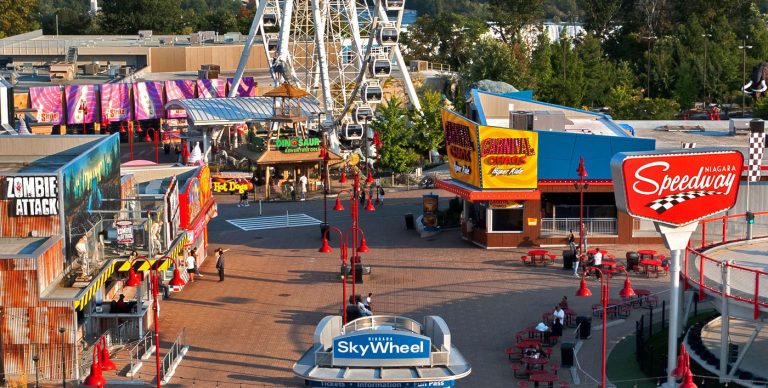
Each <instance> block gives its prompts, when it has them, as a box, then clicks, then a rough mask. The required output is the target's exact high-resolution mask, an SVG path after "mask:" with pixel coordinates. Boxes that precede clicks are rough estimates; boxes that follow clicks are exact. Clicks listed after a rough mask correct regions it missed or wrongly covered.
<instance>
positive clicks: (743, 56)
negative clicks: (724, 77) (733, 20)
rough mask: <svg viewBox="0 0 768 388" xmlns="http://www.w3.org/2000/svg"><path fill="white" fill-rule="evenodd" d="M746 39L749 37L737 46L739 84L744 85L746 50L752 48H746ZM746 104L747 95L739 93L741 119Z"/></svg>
mask: <svg viewBox="0 0 768 388" xmlns="http://www.w3.org/2000/svg"><path fill="white" fill-rule="evenodd" d="M747 39H749V35H747V36H745V37H744V40H743V42H744V43H742V45H741V46H739V50H741V84H742V85H746V84H747V50H748V49H751V48H752V46H747ZM746 104H747V95H746V93H741V118H744V108H745V106H746Z"/></svg>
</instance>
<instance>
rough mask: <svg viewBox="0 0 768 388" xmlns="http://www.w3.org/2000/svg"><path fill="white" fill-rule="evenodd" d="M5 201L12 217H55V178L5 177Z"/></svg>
mask: <svg viewBox="0 0 768 388" xmlns="http://www.w3.org/2000/svg"><path fill="white" fill-rule="evenodd" d="M5 182H6V189H5V190H3V192H4V193H5V198H4V199H6V200H9V201H12V202H11V209H10V211H9V213H10V215H13V216H55V215H58V214H59V178H58V177H57V176H7V177H5Z"/></svg>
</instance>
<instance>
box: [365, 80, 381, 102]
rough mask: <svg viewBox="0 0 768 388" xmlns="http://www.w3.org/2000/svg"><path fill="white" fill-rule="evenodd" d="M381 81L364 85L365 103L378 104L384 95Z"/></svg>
mask: <svg viewBox="0 0 768 388" xmlns="http://www.w3.org/2000/svg"><path fill="white" fill-rule="evenodd" d="M383 94H384V93H383V91H382V90H381V86H380V85H379V81H368V82H366V83H364V84H363V93H362V96H363V102H366V103H368V104H378V103H380V102H381V97H382V95H383Z"/></svg>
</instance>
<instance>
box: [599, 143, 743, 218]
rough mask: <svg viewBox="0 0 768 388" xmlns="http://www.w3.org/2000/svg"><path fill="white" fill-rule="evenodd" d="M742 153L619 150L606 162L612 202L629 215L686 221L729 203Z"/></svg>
mask: <svg viewBox="0 0 768 388" xmlns="http://www.w3.org/2000/svg"><path fill="white" fill-rule="evenodd" d="M743 164H744V156H743V155H742V154H741V152H738V151H730V150H729V151H717V150H704V149H702V150H697V151H695V152H689V151H657V152H650V153H649V152H643V153H619V154H617V155H616V156H614V157H613V159H612V160H611V173H612V175H613V181H614V191H615V195H616V206H617V207H619V209H621V210H624V211H626V212H627V213H629V215H631V216H634V217H638V218H643V219H647V220H653V221H658V222H662V223H665V224H670V225H686V224H690V223H692V222H696V221H699V220H701V219H704V218H707V217H709V216H711V215H713V214H716V213H719V212H722V211H725V210H728V209H730V208H731V207H733V205H734V204H735V203H736V197H737V196H738V192H739V180H740V178H741V170H742V165H743Z"/></svg>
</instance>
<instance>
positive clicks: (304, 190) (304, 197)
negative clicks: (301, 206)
mask: <svg viewBox="0 0 768 388" xmlns="http://www.w3.org/2000/svg"><path fill="white" fill-rule="evenodd" d="M299 185H300V186H301V200H302V201H306V200H307V176H306V175H304V174H301V177H299Z"/></svg>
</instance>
